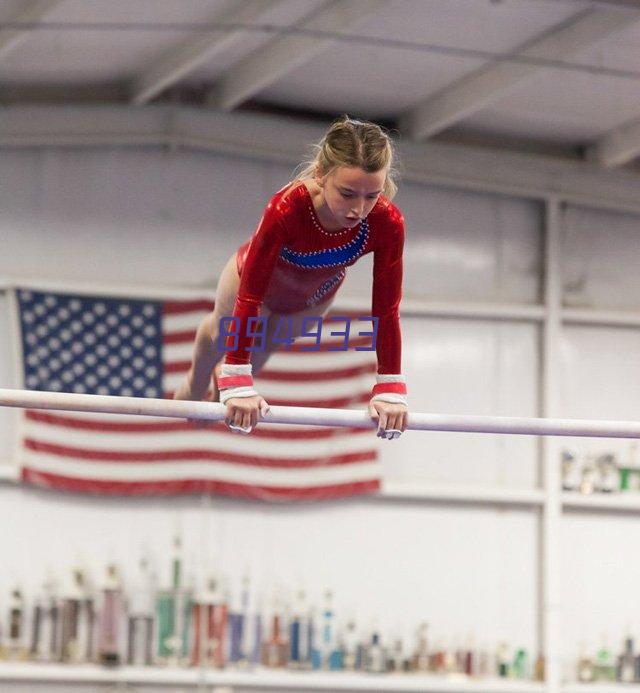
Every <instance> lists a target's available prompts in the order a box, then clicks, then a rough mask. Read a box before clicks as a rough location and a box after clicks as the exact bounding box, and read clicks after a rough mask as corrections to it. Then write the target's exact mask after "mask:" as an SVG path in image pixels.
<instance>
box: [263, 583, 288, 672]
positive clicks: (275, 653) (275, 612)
mask: <svg viewBox="0 0 640 693" xmlns="http://www.w3.org/2000/svg"><path fill="white" fill-rule="evenodd" d="M284 620H285V619H284V617H283V614H282V612H281V600H280V598H279V597H278V596H276V597H274V599H273V602H272V610H271V615H270V618H269V625H270V632H269V635H268V637H267V639H266V640H265V641H264V642H263V643H262V664H263V665H264V666H265V667H269V668H272V669H279V668H282V667H285V666H286V665H287V657H288V650H289V646H288V643H287V640H286V637H285V635H284V631H285V629H284V627H283V622H284Z"/></svg>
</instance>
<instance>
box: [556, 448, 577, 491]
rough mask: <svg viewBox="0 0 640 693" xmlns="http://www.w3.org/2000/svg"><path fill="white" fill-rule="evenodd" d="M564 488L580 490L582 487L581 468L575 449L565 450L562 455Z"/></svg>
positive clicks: (565, 489) (566, 489)
mask: <svg viewBox="0 0 640 693" xmlns="http://www.w3.org/2000/svg"><path fill="white" fill-rule="evenodd" d="M561 468H562V490H563V491H578V490H579V488H580V468H579V465H578V454H577V452H576V451H575V450H563V451H562V457H561Z"/></svg>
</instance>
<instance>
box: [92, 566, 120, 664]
mask: <svg viewBox="0 0 640 693" xmlns="http://www.w3.org/2000/svg"><path fill="white" fill-rule="evenodd" d="M100 597H101V599H100V610H99V613H98V661H99V663H100V664H104V665H105V666H117V665H118V664H120V663H121V662H122V641H123V626H124V618H125V609H124V597H123V594H122V585H121V582H120V575H119V572H118V567H117V566H116V565H115V563H110V564H109V565H108V566H107V572H106V576H105V581H104V585H103V588H102V591H101V595H100Z"/></svg>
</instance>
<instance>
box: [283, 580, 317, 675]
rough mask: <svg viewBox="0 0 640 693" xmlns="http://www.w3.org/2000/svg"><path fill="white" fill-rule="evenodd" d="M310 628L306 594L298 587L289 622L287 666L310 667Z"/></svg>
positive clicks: (310, 621)
mask: <svg viewBox="0 0 640 693" xmlns="http://www.w3.org/2000/svg"><path fill="white" fill-rule="evenodd" d="M312 629H313V624H312V620H311V614H310V609H309V606H308V604H307V594H306V592H305V590H303V589H300V590H298V592H297V593H296V601H295V604H294V609H293V615H292V617H291V623H290V624H289V650H290V651H289V667H290V668H292V669H303V670H308V669H311V666H312V663H311V655H312V652H311V646H312V642H311V641H312Z"/></svg>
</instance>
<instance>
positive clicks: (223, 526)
mask: <svg viewBox="0 0 640 693" xmlns="http://www.w3.org/2000/svg"><path fill="white" fill-rule="evenodd" d="M289 173H290V172H289V171H288V170H287V169H284V168H283V167H281V166H279V165H275V164H274V165H268V164H265V163H262V162H258V161H251V160H248V159H237V158H236V159H234V158H229V157H223V156H218V155H213V154H205V153H197V152H190V151H183V150H178V151H168V150H167V151H152V150H132V149H110V150H108V149H95V150H62V149H61V150H56V149H51V150H44V149H39V150H33V151H24V150H14V151H10V150H5V151H3V152H2V156H1V157H0V248H2V249H3V251H2V253H1V254H0V276H4V277H7V278H14V279H21V278H25V279H29V278H33V279H38V280H53V281H62V280H67V281H71V282H85V283H86V282H91V283H94V284H96V285H98V284H100V285H114V286H117V285H122V284H126V285H139V286H140V287H144V286H148V285H166V284H171V285H175V286H181V287H183V286H191V287H194V286H195V287H206V288H211V287H212V286H213V285H214V283H215V278H216V276H217V274H218V273H219V271H220V269H221V268H222V266H223V264H224V262H225V261H226V259H227V257H228V256H229V255H230V254H231V253H232V252H233V251H234V250H235V248H236V247H237V245H238V244H239V243H240V242H241V241H242V240H243V239H244V238H246V237H247V236H248V235H249V234H250V233H251V232H252V230H253V228H254V226H255V224H256V222H257V220H258V218H259V216H260V214H261V210H262V207H263V205H264V202H265V201H266V199H267V198H268V196H269V195H270V194H271V193H272V192H273V191H275V190H276V189H277V188H278V187H280V186H281V185H282V184H284V183H285V182H286V181H287V179H288V175H289ZM397 203H398V204H399V206H400V207H401V208H402V209H403V211H404V212H405V216H406V218H407V224H408V238H407V252H406V260H407V262H406V266H407V279H406V295H407V296H408V297H416V298H430V299H443V300H445V299H451V300H462V301H478V302H494V303H498V302H512V303H525V304H534V303H536V302H538V301H539V300H540V292H541V288H540V287H541V279H540V277H541V274H542V267H541V248H542V243H541V218H542V210H541V208H540V206H538V205H537V204H535V203H533V202H527V201H523V200H515V199H508V198H504V197H500V196H494V195H481V194H471V193H463V192H459V191H453V190H444V189H435V188H428V187H425V186H419V185H415V184H411V185H408V184H407V185H405V186H403V187H402V188H401V192H400V194H399V195H398V198H397ZM565 220H566V221H565V231H564V233H563V257H564V261H563V272H564V275H565V277H564V281H565V285H566V291H565V302H566V303H567V304H571V305H575V304H580V305H582V304H583V303H585V302H586V303H588V304H589V305H598V306H603V307H631V306H633V307H635V306H637V304H638V302H639V301H640V295H639V292H638V291H637V283H636V276H635V267H636V266H637V264H638V263H637V262H635V260H636V259H638V254H639V252H640V244H639V243H638V239H637V236H636V235H635V231H634V229H635V228H636V226H637V220H636V219H633V218H630V217H624V216H622V215H607V218H603V217H602V215H601V214H600V213H598V214H595V213H593V212H591V211H588V210H583V209H580V210H569V211H568V212H567V214H566V216H565ZM602 228H606V229H607V235H606V237H607V240H606V241H603V242H602V243H601V239H602V238H603V235H602V234H601V233H600V231H601V229H602ZM605 250H606V253H607V254H606V259H607V261H606V262H600V261H593V255H594V254H595V253H599V252H604V251H605ZM598 257H601V256H598ZM612 268H615V272H614V271H612ZM369 273H370V262H369V261H368V260H366V259H365V260H364V261H362V263H361V264H360V266H358V267H356V268H354V269H353V271H352V273H351V276H350V278H349V281H348V283H347V285H346V286H345V288H344V295H347V296H357V297H366V296H367V295H368V294H369V291H370V279H369ZM576 277H578V278H579V281H578V280H577V279H576ZM612 281H613V282H614V290H612V289H611V286H612V284H611V282H612ZM616 282H617V283H616ZM576 284H579V286H580V287H583V288H582V289H580V292H577V290H576V289H575V288H573V287H574V286H575V285H576ZM576 297H577V298H576ZM0 320H1V321H2V322H1V323H0V325H1V328H2V335H1V337H0V385H9V386H10V385H12V384H13V376H14V373H13V369H12V367H11V366H10V365H9V364H10V346H9V344H10V341H9V334H8V332H9V326H8V323H7V316H6V304H5V302H3V300H2V299H0ZM403 332H404V345H405V346H404V364H405V365H404V370H405V372H406V374H407V376H408V380H409V383H410V388H411V401H412V407H413V408H414V409H415V410H422V411H443V412H458V413H478V414H485V413H486V414H512V415H536V414H537V413H538V411H539V409H538V407H539V393H538V390H539V386H538V383H539V377H540V363H539V341H540V335H539V333H538V328H537V327H535V326H533V325H532V324H528V323H507V322H499V321H487V320H475V319H473V320H472V319H470V320H453V319H427V318H417V317H411V318H406V319H405V320H404V321H403ZM563 340H564V341H563V348H562V355H561V356H562V369H561V372H562V378H563V381H562V384H561V388H562V407H563V412H562V413H563V414H566V415H576V416H612V417H623V416H624V417H625V418H633V417H634V416H636V415H635V413H634V412H636V411H638V404H640V402H636V399H637V395H636V392H637V391H640V388H638V387H635V386H634V382H639V381H640V378H637V377H636V375H637V376H640V373H636V372H635V371H636V370H637V367H636V366H635V361H637V359H635V355H636V354H637V352H638V350H637V348H636V347H638V346H640V343H639V340H640V337H638V333H637V332H636V331H632V330H626V331H625V330H600V329H595V328H591V329H586V328H574V329H568V330H566V332H565V333H564V337H563ZM621 353H622V354H623V355H624V358H622V359H621V358H620V354H621ZM634 359H635V360H634ZM603 364H606V366H605V365H603ZM10 433H11V419H10V415H9V413H7V412H0V455H1V456H2V458H3V460H6V459H8V457H9V456H10V453H11V449H12V448H11V442H10ZM589 444H590V442H587V443H585V445H589ZM380 447H381V451H382V455H383V464H384V469H385V474H386V475H387V476H388V477H389V478H398V479H415V478H420V479H425V480H437V481H452V482H460V483H465V482H469V483H471V482H479V483H487V484H501V485H513V486H518V487H533V486H535V484H536V481H537V475H538V472H537V442H536V441H535V440H534V439H528V438H518V437H514V438H505V437H500V438H499V437H491V436H472V435H449V434H407V435H406V436H404V437H403V438H402V439H401V440H400V441H397V442H394V443H393V444H390V443H388V442H383V443H381V445H380ZM0 503H1V504H2V507H3V510H4V517H5V522H4V525H3V529H2V530H1V531H0V547H1V548H2V551H3V556H4V558H5V563H6V564H7V565H10V566H11V568H10V569H9V570H5V571H3V572H2V573H0V609H1V608H2V599H3V595H5V594H6V590H7V589H8V587H9V585H10V584H11V582H12V581H13V580H14V579H18V578H19V579H22V580H25V581H26V582H27V584H28V585H29V587H30V588H31V589H34V588H35V586H36V584H37V582H38V580H39V579H40V576H41V575H42V573H43V571H44V568H45V566H46V565H47V564H50V565H51V566H52V567H53V568H54V569H55V570H56V571H57V572H58V573H62V572H63V571H64V570H66V569H67V568H68V567H69V565H70V563H71V561H73V560H75V557H76V556H77V555H78V554H82V555H83V556H84V557H85V559H86V561H87V562H88V563H89V564H91V565H92V566H93V567H94V569H95V570H97V569H98V568H100V567H101V566H103V565H104V562H105V561H106V560H107V559H108V557H109V556H111V555H113V556H115V557H117V558H118V559H120V560H121V561H122V562H123V563H124V565H125V571H127V569H129V570H130V567H131V564H132V561H133V560H134V559H135V556H136V552H137V549H138V547H139V546H140V545H141V544H142V543H143V542H149V543H150V544H151V545H152V546H153V548H154V550H155V551H156V552H157V554H158V555H162V554H166V551H167V547H168V541H169V535H170V533H171V531H172V529H173V526H174V522H175V518H176V517H180V518H181V522H182V523H183V525H184V527H185V530H186V531H187V543H188V552H189V553H194V552H197V553H199V554H203V555H204V554H206V555H208V556H210V557H211V560H212V561H214V562H216V563H217V564H219V565H220V566H222V569H223V571H224V572H225V573H226V574H227V576H228V577H229V578H230V581H231V583H233V582H235V581H237V578H238V577H239V575H240V574H241V572H242V571H243V569H244V566H245V565H247V564H249V565H251V566H252V570H253V572H254V574H255V575H256V576H257V575H258V574H259V575H260V583H261V584H262V585H263V587H264V588H265V590H267V591H268V590H270V589H271V587H272V586H273V585H276V584H278V583H282V584H285V585H286V586H287V587H289V588H292V587H295V586H297V584H298V582H299V581H304V582H305V583H306V584H307V586H308V587H309V590H310V592H311V593H312V594H314V595H316V596H318V595H320V593H321V591H322V590H323V589H324V588H325V587H326V586H331V587H333V589H334V591H335V593H336V599H337V604H338V611H339V613H340V612H342V613H343V612H345V611H350V610H356V611H357V613H358V616H359V618H360V619H361V621H362V623H363V625H368V624H369V623H370V622H371V619H373V618H377V619H378V622H379V623H381V624H382V625H384V626H385V627H386V628H388V629H389V630H393V629H396V630H404V629H408V628H409V626H412V625H415V623H416V622H417V621H418V620H419V619H422V618H426V619H427V620H429V621H430V622H431V623H432V625H433V634H434V637H435V638H436V639H439V637H440V636H444V637H445V638H448V639H449V642H451V639H452V638H459V637H465V636H466V634H467V633H468V632H469V631H474V632H475V634H476V640H482V641H486V642H487V643H490V644H491V645H495V643H496V641H497V640H498V639H500V638H506V639H508V640H509V641H510V642H511V643H512V644H513V645H524V646H526V647H527V648H528V649H529V651H530V652H532V654H533V655H535V654H536V652H537V646H538V643H537V634H536V613H537V610H538V608H539V603H538V594H537V591H538V581H537V573H536V571H537V565H538V557H537V546H538V519H537V514H536V513H535V512H534V511H531V510H520V511H515V510H506V509H502V510H496V509H491V508H473V509H471V508H466V509H465V508H461V507H453V508H449V507H446V506H444V505H438V504H434V505H424V504H420V503H388V502H384V503H382V502H378V501H375V500H358V501H353V502H350V501H346V502H340V503H328V504H318V505H305V506H294V507H271V506H264V505H260V504H249V503H242V502H233V501H229V500H219V499H214V500H213V501H211V503H210V504H209V503H207V502H204V504H203V502H202V501H201V499H199V498H186V499H185V498H179V499H163V500H161V501H160V500H156V501H151V500H148V501H147V500H137V501H128V500H127V501H123V500H118V501H115V500H97V499H87V498H81V497H77V496H71V495H62V494H52V493H45V492H41V491H34V490H31V489H25V488H19V487H10V486H3V487H0ZM631 524H632V521H631V520H630V519H629V518H608V519H607V520H606V522H603V523H602V524H601V523H600V522H599V521H598V518H595V519H594V518H593V517H591V518H588V519H587V520H586V521H584V518H582V517H580V516H578V515H572V516H571V517H570V518H569V519H568V520H567V521H566V523H565V525H564V532H563V542H564V543H565V547H564V548H565V549H566V550H565V551H564V555H565V556H569V557H570V560H566V559H565V563H566V565H565V566H564V567H565V568H566V571H567V572H566V574H567V582H566V584H565V590H564V597H565V603H564V607H565V615H566V617H567V619H565V624H564V627H565V634H566V638H564V641H565V647H566V655H567V656H568V657H572V656H573V655H574V652H575V646H576V645H577V642H578V640H580V639H581V637H582V635H583V634H584V633H588V634H589V638H592V639H593V641H594V642H595V640H596V639H597V637H598V636H599V634H600V632H601V631H602V630H603V629H606V630H609V632H610V633H611V640H612V641H614V639H615V638H617V637H618V636H621V635H622V633H620V632H619V627H620V623H621V622H622V605H623V604H624V603H625V599H624V597H623V596H622V595H623V594H627V592H628V593H629V598H631V596H632V586H633V581H632V580H630V579H629V580H626V581H625V582H624V583H621V582H620V581H618V582H617V583H616V584H615V585H614V584H610V578H612V577H614V576H613V574H612V572H613V571H612V568H611V566H610V564H609V563H607V562H606V561H613V560H615V558H616V556H618V555H619V554H620V553H621V552H622V551H623V549H624V544H623V542H622V540H621V539H616V542H614V541H613V539H612V538H613V537H614V536H617V535H616V532H617V531H618V529H620V530H621V531H622V532H625V533H626V530H627V529H629V528H630V526H631ZM593 527H597V528H598V531H597V532H592V531H591V528H593ZM633 531H635V530H633ZM589 542H593V550H588V548H587V544H589ZM577 543H580V546H581V547H582V548H581V549H580V550H579V551H574V550H573V547H574V546H575V545H577ZM390 556H393V560H389V557H390ZM603 556H604V557H605V558H603V559H602V561H601V560H600V557H603ZM624 560H625V561H628V560H631V561H633V560H634V559H633V556H632V555H631V551H629V552H626V553H625V554H624ZM603 561H604V563H603ZM636 565H640V564H638V563H637V561H635V562H634V563H633V568H630V569H629V571H628V573H627V574H634V573H633V571H634V570H635V569H636V568H635V566H636ZM607 566H608V567H607ZM590 575H594V576H596V577H597V578H602V590H603V591H606V592H607V593H610V591H612V590H614V589H616V590H619V593H618V597H617V598H616V600H612V601H611V605H610V609H600V610H598V611H594V610H593V609H591V608H590V607H591V600H593V599H594V592H595V591H596V589H597V588H596V587H595V586H594V584H593V583H592V582H591V581H590V578H589V577H588V576H590ZM256 579H257V578H256ZM587 580H588V581H589V582H588V585H587V586H584V583H585V581H587ZM576 581H579V582H580V584H581V585H583V587H581V588H580V589H575V584H576ZM294 583H295V584H294ZM586 614H588V616H587V615H586ZM616 629H617V630H616Z"/></svg>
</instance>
